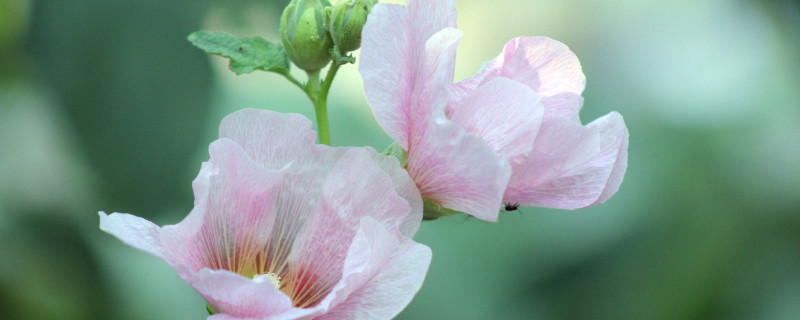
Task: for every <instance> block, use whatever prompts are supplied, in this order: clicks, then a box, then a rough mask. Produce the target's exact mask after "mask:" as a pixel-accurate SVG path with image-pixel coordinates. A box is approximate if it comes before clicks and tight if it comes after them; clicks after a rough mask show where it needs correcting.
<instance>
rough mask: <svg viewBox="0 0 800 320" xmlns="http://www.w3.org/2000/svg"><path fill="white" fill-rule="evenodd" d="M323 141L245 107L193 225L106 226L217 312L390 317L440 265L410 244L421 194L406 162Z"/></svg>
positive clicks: (110, 219) (108, 221)
mask: <svg viewBox="0 0 800 320" xmlns="http://www.w3.org/2000/svg"><path fill="white" fill-rule="evenodd" d="M314 140H315V134H314V132H313V131H312V130H311V123H310V122H309V121H308V120H307V119H305V118H304V117H302V116H300V115H281V114H278V113H274V112H269V111H256V110H244V111H240V112H236V113H234V114H232V115H229V116H228V117H226V118H225V119H224V120H223V121H222V124H221V126H220V139H219V140H217V141H215V142H213V143H212V144H211V146H210V147H209V153H210V156H211V158H210V160H209V161H208V162H206V163H203V165H202V167H201V169H200V173H199V174H198V176H197V178H196V179H195V181H194V182H193V184H192V186H193V189H194V194H195V203H194V209H193V210H192V211H191V213H189V215H188V216H187V217H186V218H185V219H184V220H183V221H181V222H180V223H178V224H176V225H168V226H164V227H158V226H156V225H154V224H153V223H151V222H149V221H147V220H145V219H142V218H139V217H136V216H132V215H129V214H121V213H113V214H111V215H106V214H105V213H102V212H101V213H100V228H101V229H102V230H104V231H106V232H108V233H111V234H113V235H115V236H116V237H117V238H119V239H120V240H122V241H123V242H125V243H127V244H129V245H131V246H133V247H135V248H138V249H141V250H143V251H146V252H148V253H151V254H153V255H155V256H157V257H159V258H161V259H163V260H164V261H166V262H167V263H168V264H170V265H171V266H172V267H173V268H175V270H176V271H177V272H178V274H179V276H180V277H181V278H183V279H184V280H185V281H186V282H188V283H189V284H190V285H191V286H192V287H193V288H194V289H195V290H196V291H197V292H198V293H199V294H201V295H202V296H203V297H204V298H205V299H206V301H208V303H209V305H210V306H211V307H212V308H213V309H214V310H215V311H216V312H217V313H216V314H214V315H212V316H210V317H209V319H388V318H391V317H393V316H395V315H396V314H397V313H399V312H400V311H401V310H402V309H403V308H404V307H405V306H406V305H407V304H408V303H409V302H410V301H411V298H412V297H413V296H414V294H416V292H417V291H418V290H419V288H420V286H421V285H422V281H423V280H424V278H425V273H426V271H427V269H428V266H429V264H430V260H431V252H430V249H429V248H428V247H426V246H423V245H421V244H418V243H416V242H414V241H413V240H411V236H412V235H413V234H414V233H416V231H417V229H418V227H419V224H420V221H421V217H422V201H421V199H420V196H419V193H418V191H417V190H416V187H415V186H414V183H413V181H412V180H411V179H410V178H409V177H408V175H407V174H406V173H405V171H404V170H403V169H402V168H400V166H399V163H398V162H397V160H396V159H394V158H391V157H386V156H382V155H379V154H376V153H375V151H374V150H372V149H366V148H331V147H327V146H321V145H315V144H314Z"/></svg>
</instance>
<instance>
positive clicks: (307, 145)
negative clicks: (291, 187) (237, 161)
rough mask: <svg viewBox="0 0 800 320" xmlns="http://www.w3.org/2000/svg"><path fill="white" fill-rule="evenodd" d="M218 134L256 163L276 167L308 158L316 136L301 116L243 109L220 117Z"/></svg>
mask: <svg viewBox="0 0 800 320" xmlns="http://www.w3.org/2000/svg"><path fill="white" fill-rule="evenodd" d="M219 137H220V138H228V139H231V140H233V141H234V142H236V144H238V145H239V146H241V147H242V148H243V149H244V150H245V151H246V152H247V154H249V155H250V157H251V158H253V159H254V160H255V161H256V162H257V163H259V164H261V165H263V166H265V167H267V168H269V169H274V170H278V169H281V168H283V167H284V166H286V165H287V164H289V163H291V162H293V161H296V159H297V158H307V157H306V154H307V153H309V152H310V150H311V149H312V148H313V147H314V141H315V140H316V137H317V135H316V133H314V130H312V129H311V121H309V120H308V119H307V118H306V117H304V116H302V115H299V114H279V113H277V112H274V111H267V110H255V109H245V110H241V111H237V112H234V113H232V114H230V115H228V116H227V117H225V118H224V119H222V122H221V123H220V125H219Z"/></svg>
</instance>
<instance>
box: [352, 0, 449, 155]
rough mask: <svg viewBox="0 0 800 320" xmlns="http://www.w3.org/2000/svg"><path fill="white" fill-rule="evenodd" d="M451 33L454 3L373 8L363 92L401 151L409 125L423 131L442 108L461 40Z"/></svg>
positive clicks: (365, 39)
mask: <svg viewBox="0 0 800 320" xmlns="http://www.w3.org/2000/svg"><path fill="white" fill-rule="evenodd" d="M452 27H455V2H454V1H434V0H420V1H409V3H408V6H407V7H403V6H399V5H394V4H383V3H381V4H378V5H376V6H375V7H374V8H373V9H372V12H371V13H370V19H368V20H367V23H366V25H365V26H364V31H363V32H362V49H361V56H360V62H359V64H360V66H359V71H360V73H361V76H362V78H363V80H364V91H365V92H366V95H367V100H368V101H369V104H370V106H371V107H372V111H373V113H374V114H375V118H376V119H377V120H378V123H379V124H380V125H381V126H382V127H383V129H384V130H385V131H386V132H387V133H388V134H389V136H390V137H392V139H394V140H395V141H396V142H397V143H398V145H399V146H400V147H402V148H403V149H405V150H407V149H408V144H409V139H410V137H409V134H411V133H410V131H412V130H413V129H412V127H414V126H415V125H414V122H417V123H422V124H418V125H416V126H417V127H420V126H421V127H422V128H424V123H425V121H426V119H427V118H429V116H428V115H429V114H431V113H432V112H433V111H436V110H437V108H443V107H444V103H445V102H443V101H446V97H443V98H442V97H441V95H442V93H444V92H443V90H441V88H440V86H444V85H449V84H451V83H452V80H453V68H454V67H455V50H456V45H457V43H458V41H459V40H460V36H461V33H460V32H459V31H458V30H455V29H452ZM435 34H436V36H434V35H435Z"/></svg>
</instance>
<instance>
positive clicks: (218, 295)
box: [185, 269, 309, 319]
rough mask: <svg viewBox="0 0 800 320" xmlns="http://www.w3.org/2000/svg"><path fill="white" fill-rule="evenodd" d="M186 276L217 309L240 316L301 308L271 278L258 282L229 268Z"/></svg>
mask: <svg viewBox="0 0 800 320" xmlns="http://www.w3.org/2000/svg"><path fill="white" fill-rule="evenodd" d="M185 280H186V282H188V283H189V284H190V285H191V286H192V288H194V290H195V291H197V293H199V294H200V295H202V296H203V298H205V299H206V301H207V302H208V304H209V305H211V307H212V308H214V310H215V311H217V312H219V313H225V314H228V315H231V316H234V317H236V318H240V319H241V318H257V319H262V318H264V317H268V316H271V315H272V316H276V315H283V314H291V313H295V312H297V311H294V310H292V309H293V307H292V301H291V300H290V299H289V297H288V296H286V294H284V293H283V292H281V291H280V290H278V289H277V288H276V287H275V286H274V285H273V284H272V283H271V282H269V281H262V282H257V281H254V280H252V279H248V278H245V277H242V276H241V275H239V274H236V273H233V272H230V271H228V270H210V269H202V270H199V271H197V272H196V273H194V274H193V275H192V277H190V278H188V279H185ZM303 313H309V312H308V311H305V312H303ZM283 319H291V318H289V317H285V316H284V317H283Z"/></svg>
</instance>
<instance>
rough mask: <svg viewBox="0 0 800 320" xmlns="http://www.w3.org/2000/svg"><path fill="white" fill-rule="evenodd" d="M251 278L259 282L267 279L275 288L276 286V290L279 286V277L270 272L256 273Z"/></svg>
mask: <svg viewBox="0 0 800 320" xmlns="http://www.w3.org/2000/svg"><path fill="white" fill-rule="evenodd" d="M253 280H255V281H256V282H259V283H260V282H264V281H267V280H269V282H271V283H272V284H273V285H274V286H275V288H278V290H280V288H281V277H279V276H278V275H277V274H275V273H272V272H270V273H262V274H257V275H255V276H254V277H253Z"/></svg>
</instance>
